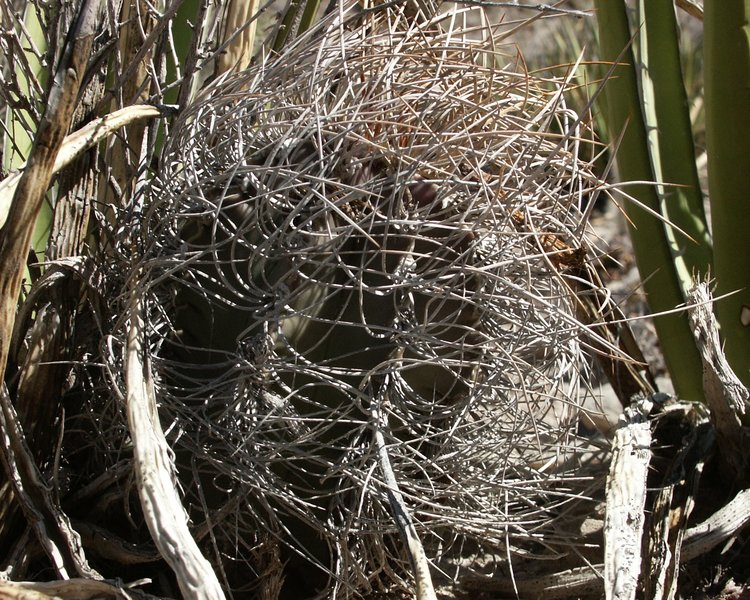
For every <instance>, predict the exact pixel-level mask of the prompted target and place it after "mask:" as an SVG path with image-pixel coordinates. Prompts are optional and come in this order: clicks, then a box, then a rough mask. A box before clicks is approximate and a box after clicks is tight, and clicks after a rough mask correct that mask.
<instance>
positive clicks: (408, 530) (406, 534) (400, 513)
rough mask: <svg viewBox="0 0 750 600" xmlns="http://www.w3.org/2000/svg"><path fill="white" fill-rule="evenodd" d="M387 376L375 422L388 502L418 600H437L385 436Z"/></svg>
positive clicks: (376, 393) (374, 403)
mask: <svg viewBox="0 0 750 600" xmlns="http://www.w3.org/2000/svg"><path fill="white" fill-rule="evenodd" d="M387 379H388V378H387V376H386V377H385V378H384V380H383V381H382V384H381V385H380V387H379V389H377V390H375V391H374V395H373V399H372V408H371V414H372V422H373V424H374V426H375V444H376V446H377V449H378V462H379V464H380V470H381V471H382V473H383V479H384V480H385V484H386V486H387V488H388V501H389V503H390V505H391V512H392V513H393V517H394V519H395V521H396V525H398V530H399V533H400V534H401V538H402V540H403V541H404V544H405V546H406V551H407V553H408V554H409V562H411V565H412V569H414V584H415V587H416V595H417V600H437V596H435V589H434V588H433V585H432V577H431V576H430V564H429V562H428V561H427V556H426V555H425V552H424V547H423V546H422V542H421V541H420V539H419V535H418V534H417V530H416V529H415V528H414V523H413V522H412V519H411V515H410V514H409V509H408V508H407V506H406V503H405V502H404V497H403V495H402V494H401V490H400V489H399V486H398V480H397V479H396V474H395V473H394V472H393V467H392V466H391V459H390V457H389V456H388V447H387V445H386V442H385V437H384V436H383V430H385V429H387V428H388V419H387V418H386V417H385V414H384V412H383V411H382V410H381V405H382V404H383V403H384V402H386V401H387V393H388V392H387V390H388V381H387Z"/></svg>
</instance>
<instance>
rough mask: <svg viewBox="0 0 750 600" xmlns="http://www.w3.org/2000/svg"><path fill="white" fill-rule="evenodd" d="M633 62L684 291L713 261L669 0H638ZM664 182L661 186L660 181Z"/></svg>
mask: <svg viewBox="0 0 750 600" xmlns="http://www.w3.org/2000/svg"><path fill="white" fill-rule="evenodd" d="M638 8H639V15H640V17H641V18H640V19H639V23H640V27H641V35H640V36H639V37H638V38H637V39H638V40H639V41H640V44H638V48H639V50H640V52H639V56H638V64H639V67H640V69H641V72H640V75H641V78H640V79H641V94H642V106H643V107H644V117H645V123H646V130H647V134H648V136H649V155H650V156H651V164H652V167H653V169H654V175H655V176H656V177H655V181H657V182H658V183H659V184H660V185H659V186H658V187H657V188H656V189H657V192H658V193H659V196H660V201H661V202H660V204H661V209H662V214H663V215H664V216H665V217H666V218H667V219H668V220H669V222H670V223H672V224H673V225H674V226H675V227H674V228H673V227H667V228H666V234H667V237H668V239H669V241H670V245H671V248H672V256H673V259H674V265H675V269H676V271H677V275H678V277H679V278H680V282H681V284H682V290H683V295H684V296H685V297H686V298H687V294H688V293H689V291H690V289H691V288H692V284H693V279H694V278H698V279H701V280H702V279H704V278H705V277H706V275H707V274H708V273H709V271H710V267H711V264H712V262H713V256H712V249H711V234H710V232H709V230H708V225H707V223H706V215H705V211H704V209H703V194H702V193H701V188H700V180H699V178H698V170H697V168H696V166H695V147H694V145H693V130H692V125H691V123H690V111H689V107H688V99H687V93H686V92H685V83H684V81H683V78H682V65H681V62H680V47H679V32H678V29H677V18H676V14H675V8H674V4H673V3H672V0H639V2H638ZM661 184H666V185H661Z"/></svg>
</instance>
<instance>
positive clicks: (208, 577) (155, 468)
mask: <svg viewBox="0 0 750 600" xmlns="http://www.w3.org/2000/svg"><path fill="white" fill-rule="evenodd" d="M143 340H144V319H143V301H142V292H141V290H140V289H139V288H138V286H137V285H135V284H134V285H133V288H132V291H131V297H130V328H129V330H128V341H127V347H126V352H127V356H126V361H125V377H126V389H127V400H126V402H127V413H128V425H129V428H130V434H131V436H132V439H133V449H134V453H135V474H136V480H137V482H138V493H139V496H140V499H141V507H142V509H143V514H144V516H145V518H146V523H147V524H148V528H149V531H151V535H152V537H153V539H154V543H155V544H156V547H157V548H158V549H159V552H160V553H161V555H162V556H163V557H164V560H166V561H167V563H168V564H169V565H170V566H171V567H172V569H173V570H174V572H175V575H176V576H177V581H178V584H179V586H180V590H181V591H182V593H183V595H184V597H185V598H195V599H206V600H211V599H223V598H224V592H223V591H222V589H221V586H220V585H219V580H218V579H217V577H216V574H215V573H214V571H213V569H212V568H211V565H210V564H209V562H208V561H207V560H206V559H205V558H204V557H203V555H202V554H201V552H200V550H199V549H198V546H197V545H196V543H195V540H194V539H193V537H192V536H191V535H190V531H189V530H188V526H187V514H186V513H185V509H184V508H183V506H182V503H181V501H180V497H179V494H178V493H177V489H176V488H175V485H174V482H173V480H172V474H173V471H174V465H173V463H172V459H171V457H170V450H169V446H168V444H167V440H166V439H165V437H164V432H163V431H162V429H161V424H160V423H159V413H158V410H157V408H156V397H155V392H154V383H153V379H152V377H151V371H150V367H149V363H148V361H147V359H146V358H145V356H144V344H143Z"/></svg>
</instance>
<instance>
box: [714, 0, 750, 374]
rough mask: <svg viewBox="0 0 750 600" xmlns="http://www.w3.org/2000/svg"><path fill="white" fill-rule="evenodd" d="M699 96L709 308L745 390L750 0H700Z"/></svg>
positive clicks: (749, 365)
mask: <svg viewBox="0 0 750 600" xmlns="http://www.w3.org/2000/svg"><path fill="white" fill-rule="evenodd" d="M704 27H705V33H704V36H705V38H704V39H705V73H706V75H705V96H706V145H707V148H708V179H709V193H710V197H711V219H712V227H713V234H714V276H715V278H716V292H715V295H716V296H721V295H723V294H728V293H731V292H737V293H735V294H733V295H731V296H729V297H727V298H721V299H719V300H717V302H716V306H715V311H716V317H717V320H718V321H719V325H720V327H721V332H722V336H723V339H724V343H725V352H726V355H727V358H728V359H729V362H730V364H731V365H732V367H733V368H734V370H735V372H736V373H737V376H738V377H739V378H740V379H741V380H742V382H743V383H744V384H745V385H746V386H747V385H750V327H748V325H746V324H745V323H748V321H747V320H746V319H745V317H746V316H747V315H746V313H748V312H750V252H748V248H747V243H746V239H747V234H748V226H747V221H746V219H747V216H748V214H750V193H748V173H750V42H749V41H748V38H749V36H750V0H706V3H705V5H704Z"/></svg>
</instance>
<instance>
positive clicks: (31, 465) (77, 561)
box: [0, 384, 101, 579]
mask: <svg viewBox="0 0 750 600" xmlns="http://www.w3.org/2000/svg"><path fill="white" fill-rule="evenodd" d="M0 431H2V438H0V439H1V440H2V448H1V450H2V462H3V467H4V470H5V473H6V476H7V477H8V479H9V480H10V482H11V483H12V485H13V490H14V492H15V495H16V498H17V500H18V501H19V503H20V504H21V507H22V508H23V511H24V514H25V515H26V519H27V521H28V523H29V525H30V526H31V527H32V528H33V529H34V531H35V533H36V535H37V539H38V540H39V543H40V545H41V546H42V548H44V551H45V552H46V553H47V556H48V557H49V559H50V561H51V562H52V564H53V566H54V568H55V570H56V571H57V573H58V575H60V577H62V578H68V577H70V576H72V575H74V574H77V575H79V576H81V577H88V578H94V579H101V576H100V575H99V574H98V573H96V571H94V570H93V569H91V568H90V567H89V565H88V563H87V562H86V557H85V555H84V553H83V548H82V547H81V541H80V538H79V537H78V534H76V532H75V531H73V528H72V527H71V525H70V521H69V520H68V518H67V516H66V515H65V514H64V513H63V512H62V510H60V507H59V506H58V503H57V501H56V500H55V499H54V498H53V495H52V490H51V489H50V486H49V483H48V482H47V481H46V480H45V478H44V477H43V476H42V474H41V473H40V472H39V469H38V468H37V466H36V463H35V462H34V458H33V456H32V454H31V451H30V449H29V447H28V445H27V444H26V440H25V439H24V433H23V430H22V429H21V426H20V424H19V419H18V415H17V414H16V411H15V408H14V407H13V403H12V402H11V400H10V396H9V395H8V389H7V387H6V386H5V384H3V385H2V389H1V390H0Z"/></svg>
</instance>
